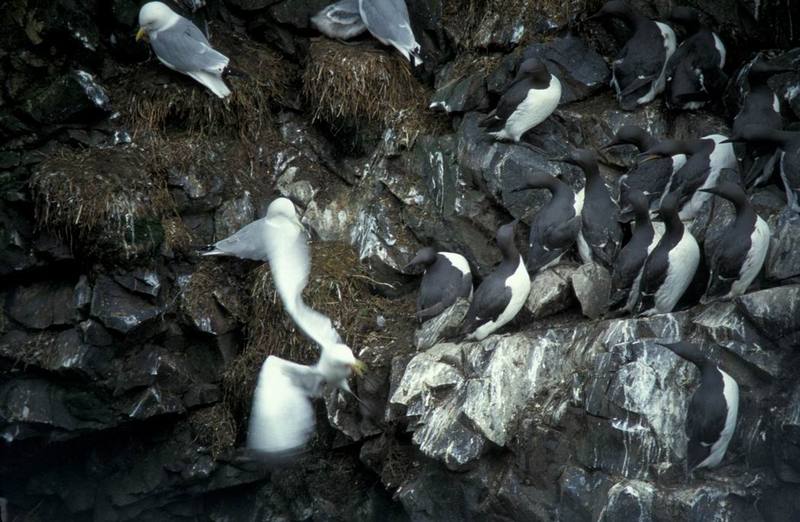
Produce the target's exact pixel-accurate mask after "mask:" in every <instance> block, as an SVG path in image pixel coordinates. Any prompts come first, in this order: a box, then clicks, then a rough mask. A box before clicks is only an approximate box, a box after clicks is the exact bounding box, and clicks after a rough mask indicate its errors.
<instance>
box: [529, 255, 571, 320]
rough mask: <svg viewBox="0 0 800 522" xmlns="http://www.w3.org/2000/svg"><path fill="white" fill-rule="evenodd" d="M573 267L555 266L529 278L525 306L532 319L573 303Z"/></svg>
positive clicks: (539, 317) (562, 308)
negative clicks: (528, 291) (529, 283)
mask: <svg viewBox="0 0 800 522" xmlns="http://www.w3.org/2000/svg"><path fill="white" fill-rule="evenodd" d="M574 273H575V268H574V267H571V266H563V265H561V266H556V267H553V268H548V269H547V270H542V271H540V272H538V273H536V274H535V275H534V276H533V278H532V279H531V293H530V294H528V300H527V302H526V303H525V308H527V310H528V311H529V312H530V313H531V315H533V318H534V319H542V318H544V317H548V316H551V315H554V314H557V313H559V312H563V311H564V310H566V309H568V308H569V307H570V306H572V305H573V304H574V303H575V299H574V295H573V293H572V276H573V274H574Z"/></svg>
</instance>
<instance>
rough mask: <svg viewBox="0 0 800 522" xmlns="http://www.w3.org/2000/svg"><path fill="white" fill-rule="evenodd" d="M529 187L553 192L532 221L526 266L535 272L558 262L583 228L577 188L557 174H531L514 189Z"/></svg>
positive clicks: (516, 190) (520, 189)
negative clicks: (576, 192) (575, 190)
mask: <svg viewBox="0 0 800 522" xmlns="http://www.w3.org/2000/svg"><path fill="white" fill-rule="evenodd" d="M528 189H547V190H549V191H550V195H551V196H552V197H551V198H550V201H548V202H547V203H545V204H544V206H543V207H542V208H541V209H540V210H539V212H537V213H536V215H535V216H534V217H533V220H532V221H531V230H530V235H529V239H528V259H527V262H526V267H527V269H528V272H530V273H532V274H535V273H536V272H538V271H539V270H544V269H546V268H549V267H551V266H553V265H556V264H558V262H559V261H560V260H561V257H562V256H563V255H564V253H566V252H567V251H568V250H569V249H570V248H572V245H574V244H575V241H576V240H577V238H578V232H579V231H580V229H581V217H580V211H579V209H577V208H576V197H577V196H576V195H575V192H573V190H572V188H571V187H570V186H569V185H567V184H566V183H564V182H563V181H561V180H560V179H558V178H556V177H555V176H550V175H548V174H539V173H531V174H528V176H527V177H526V178H525V184H524V185H523V186H521V187H519V188H516V189H514V192H519V191H522V190H528Z"/></svg>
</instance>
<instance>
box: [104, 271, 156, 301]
mask: <svg viewBox="0 0 800 522" xmlns="http://www.w3.org/2000/svg"><path fill="white" fill-rule="evenodd" d="M114 281H116V282H117V283H119V284H120V285H122V286H124V287H125V288H127V289H128V290H130V291H131V292H136V293H137V294H142V295H147V296H150V297H157V296H158V292H159V290H161V278H160V277H159V275H158V273H157V272H155V271H153V270H146V269H142V268H140V269H137V270H134V271H133V272H128V273H124V274H115V275H114Z"/></svg>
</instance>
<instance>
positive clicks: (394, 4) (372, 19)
mask: <svg viewBox="0 0 800 522" xmlns="http://www.w3.org/2000/svg"><path fill="white" fill-rule="evenodd" d="M358 11H359V13H360V14H361V20H362V21H363V22H364V25H365V26H366V28H367V30H368V31H369V32H370V34H371V35H372V36H374V37H375V38H376V39H377V40H378V41H379V42H381V43H382V44H383V45H391V46H392V47H394V48H395V49H397V50H398V51H400V54H402V55H403V56H405V58H406V60H408V61H409V62H411V65H413V66H417V65H421V64H422V57H421V56H420V52H421V47H420V45H419V43H417V38H416V36H414V31H413V30H412V29H411V21H410V20H409V17H408V7H407V6H406V2H405V0H358Z"/></svg>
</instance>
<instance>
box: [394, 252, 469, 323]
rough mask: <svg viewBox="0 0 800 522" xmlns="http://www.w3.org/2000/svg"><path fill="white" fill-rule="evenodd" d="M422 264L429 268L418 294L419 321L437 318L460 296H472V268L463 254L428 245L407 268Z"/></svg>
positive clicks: (467, 297)
mask: <svg viewBox="0 0 800 522" xmlns="http://www.w3.org/2000/svg"><path fill="white" fill-rule="evenodd" d="M418 265H422V266H424V267H425V274H424V275H423V276H422V282H420V285H419V296H418V297H417V320H418V321H419V322H421V323H422V322H425V321H427V320H428V319H433V318H434V317H436V316H437V315H439V314H440V313H442V312H443V311H445V310H446V309H447V308H449V307H450V306H451V305H453V304H454V303H455V302H456V300H458V298H459V297H463V298H466V299H469V298H470V297H472V271H471V270H470V268H469V263H467V260H466V259H464V256H462V255H461V254H456V253H453V252H436V251H435V250H434V249H433V248H431V247H425V248H423V249H421V250H420V251H419V252H417V255H416V256H415V257H414V259H412V260H411V262H410V263H409V264H408V265H406V267H405V268H404V270H408V269H410V268H413V267H415V266H418Z"/></svg>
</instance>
